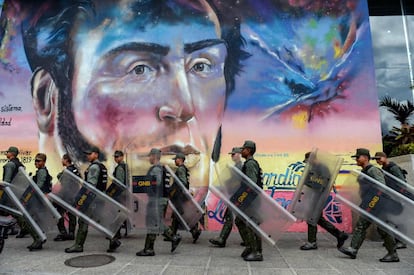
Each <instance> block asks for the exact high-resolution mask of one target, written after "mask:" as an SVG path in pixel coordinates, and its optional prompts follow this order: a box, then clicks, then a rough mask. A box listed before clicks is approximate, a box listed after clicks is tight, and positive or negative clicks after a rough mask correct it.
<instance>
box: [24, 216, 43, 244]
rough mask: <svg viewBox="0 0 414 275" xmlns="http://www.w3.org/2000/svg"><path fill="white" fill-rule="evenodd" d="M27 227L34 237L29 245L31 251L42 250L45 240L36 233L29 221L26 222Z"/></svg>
mask: <svg viewBox="0 0 414 275" xmlns="http://www.w3.org/2000/svg"><path fill="white" fill-rule="evenodd" d="M25 228H26V230H27V231H28V232H29V234H30V236H32V238H33V243H32V244H31V245H29V246H28V247H27V248H28V249H29V251H36V250H41V249H42V245H43V242H42V241H41V239H40V237H39V235H38V234H37V233H36V231H35V230H34V229H33V227H32V226H30V225H29V224H28V223H27V222H26V224H25Z"/></svg>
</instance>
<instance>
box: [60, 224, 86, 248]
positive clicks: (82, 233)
mask: <svg viewBox="0 0 414 275" xmlns="http://www.w3.org/2000/svg"><path fill="white" fill-rule="evenodd" d="M87 235H88V224H87V223H85V222H84V221H82V220H81V219H79V222H78V232H77V234H76V238H75V244H74V245H73V246H71V247H69V248H66V249H65V252H66V253H74V252H83V245H84V243H85V241H86V237H87Z"/></svg>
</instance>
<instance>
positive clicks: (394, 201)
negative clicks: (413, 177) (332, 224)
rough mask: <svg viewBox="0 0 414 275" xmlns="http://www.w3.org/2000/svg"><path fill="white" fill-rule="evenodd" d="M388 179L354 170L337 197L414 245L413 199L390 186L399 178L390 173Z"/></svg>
mask: <svg viewBox="0 0 414 275" xmlns="http://www.w3.org/2000/svg"><path fill="white" fill-rule="evenodd" d="M385 180H386V185H385V184H383V183H381V182H379V181H377V180H375V179H373V178H371V177H369V176H367V175H366V174H363V173H361V172H360V171H357V170H353V171H351V172H350V174H349V175H348V176H347V178H346V180H345V182H344V183H343V185H341V188H340V190H339V191H338V192H339V193H337V194H336V198H337V199H338V200H339V201H341V202H342V203H344V204H346V205H348V206H349V207H350V208H351V210H352V211H354V212H356V213H358V214H359V215H361V216H363V217H364V218H366V219H368V220H370V221H371V222H373V223H375V224H377V225H378V226H380V227H381V228H382V229H384V230H386V231H387V232H389V233H390V234H392V235H394V236H395V237H397V238H398V239H400V240H402V241H404V242H407V243H410V244H411V245H414V220H413V218H412V217H413V215H414V201H412V200H411V199H409V198H408V197H406V196H405V195H403V194H401V193H399V192H398V191H396V190H394V189H393V188H390V187H389V186H388V185H393V184H394V183H395V182H393V181H398V179H397V178H395V177H390V176H389V174H388V175H385Z"/></svg>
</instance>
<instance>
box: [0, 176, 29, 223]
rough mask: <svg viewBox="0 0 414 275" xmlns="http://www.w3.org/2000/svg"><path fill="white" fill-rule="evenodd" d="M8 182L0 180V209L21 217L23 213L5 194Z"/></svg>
mask: <svg viewBox="0 0 414 275" xmlns="http://www.w3.org/2000/svg"><path fill="white" fill-rule="evenodd" d="M9 185H10V183H7V182H4V181H0V211H4V212H7V213H9V214H11V215H13V216H20V217H23V213H22V212H21V211H19V210H18V207H16V204H15V203H14V202H13V201H12V200H10V198H9V197H8V196H7V192H6V189H5V188H6V187H7V186H9Z"/></svg>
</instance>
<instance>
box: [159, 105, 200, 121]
mask: <svg viewBox="0 0 414 275" xmlns="http://www.w3.org/2000/svg"><path fill="white" fill-rule="evenodd" d="M193 116H194V114H193V112H191V111H190V109H186V108H183V107H178V108H174V107H172V106H168V105H164V106H161V107H160V109H159V110H158V118H159V119H160V120H161V121H170V122H187V121H189V120H190V119H191V118H193Z"/></svg>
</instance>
